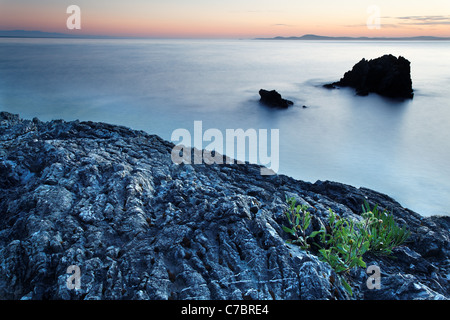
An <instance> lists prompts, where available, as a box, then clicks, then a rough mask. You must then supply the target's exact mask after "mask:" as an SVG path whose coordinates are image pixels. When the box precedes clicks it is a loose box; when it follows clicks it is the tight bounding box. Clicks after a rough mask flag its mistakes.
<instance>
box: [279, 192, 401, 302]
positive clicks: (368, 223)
mask: <svg viewBox="0 0 450 320" xmlns="http://www.w3.org/2000/svg"><path fill="white" fill-rule="evenodd" d="M286 201H287V203H288V206H289V207H288V210H287V211H286V212H285V214H286V217H287V220H288V222H289V227H286V226H284V225H283V226H282V228H283V230H284V231H285V232H287V233H289V234H291V236H292V237H293V238H294V239H293V240H290V241H289V242H290V243H294V244H298V245H300V247H301V248H302V249H304V250H308V249H310V244H309V243H310V242H311V240H309V239H313V238H317V241H316V242H314V245H315V246H317V247H318V252H319V253H320V255H319V259H320V260H321V261H324V262H327V263H328V264H329V265H330V266H331V267H332V268H333V270H334V271H335V272H336V274H337V275H338V276H339V278H340V280H341V283H342V285H343V287H344V288H345V289H346V290H347V292H348V293H349V294H350V295H352V289H351V286H350V285H349V284H348V282H347V281H346V279H345V277H344V275H345V274H346V273H348V272H349V271H350V270H351V269H352V268H355V267H363V268H366V263H365V262H364V260H363V255H364V254H365V253H367V252H369V251H370V252H373V253H374V254H380V255H391V254H392V250H393V249H394V248H395V247H398V246H400V245H401V244H403V243H404V242H405V241H406V240H407V238H408V237H409V235H410V232H409V230H407V229H406V226H404V227H402V228H400V227H398V226H397V224H396V223H395V221H394V218H393V216H392V215H391V214H390V213H389V212H388V211H386V210H384V211H380V210H378V205H376V206H375V207H374V208H373V209H371V208H370V206H369V204H368V203H367V202H365V203H364V205H363V212H362V214H361V216H362V218H363V220H362V221H358V222H356V221H354V220H352V219H346V218H341V217H339V216H338V215H337V214H336V213H334V212H333V210H331V209H329V215H328V225H327V226H326V227H325V226H324V225H322V227H321V228H320V230H317V231H313V232H311V233H310V234H307V232H306V231H307V229H308V227H309V226H310V223H311V213H310V212H309V211H308V209H309V208H308V206H305V205H303V206H301V205H296V200H295V198H286ZM308 240H309V241H308Z"/></svg>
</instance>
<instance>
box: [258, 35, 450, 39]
mask: <svg viewBox="0 0 450 320" xmlns="http://www.w3.org/2000/svg"><path fill="white" fill-rule="evenodd" d="M254 40H339V41H343V40H344V41H352V40H359V41H361V40H363V41H364V40H365V41H373V40H375V41H408V40H409V41H433V40H434V41H436V40H439V41H442V40H447V41H448V40H450V37H448V38H446V37H433V36H417V37H396V38H392V37H373V38H371V37H328V36H318V35H315V34H305V35H304V36H301V37H280V36H278V37H274V38H255V39H254Z"/></svg>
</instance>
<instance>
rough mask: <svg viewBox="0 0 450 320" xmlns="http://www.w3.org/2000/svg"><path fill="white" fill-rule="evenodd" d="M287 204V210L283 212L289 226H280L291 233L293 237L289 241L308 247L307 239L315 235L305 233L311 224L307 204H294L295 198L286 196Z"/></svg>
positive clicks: (304, 247) (303, 247)
mask: <svg viewBox="0 0 450 320" xmlns="http://www.w3.org/2000/svg"><path fill="white" fill-rule="evenodd" d="M286 202H287V203H288V205H289V209H288V211H286V212H285V214H286V217H287V219H288V222H289V226H290V227H286V226H284V225H283V226H282V228H283V230H284V231H286V232H287V233H289V234H291V235H292V236H293V237H294V238H295V239H294V240H291V241H289V242H290V243H294V244H298V245H300V247H301V248H302V249H305V250H306V249H309V244H308V242H307V240H308V239H309V238H312V237H314V236H315V234H314V233H313V234H310V235H306V230H307V229H308V227H309V225H310V224H311V214H310V212H309V211H308V206H305V205H303V206H301V205H297V206H296V200H295V198H288V197H286Z"/></svg>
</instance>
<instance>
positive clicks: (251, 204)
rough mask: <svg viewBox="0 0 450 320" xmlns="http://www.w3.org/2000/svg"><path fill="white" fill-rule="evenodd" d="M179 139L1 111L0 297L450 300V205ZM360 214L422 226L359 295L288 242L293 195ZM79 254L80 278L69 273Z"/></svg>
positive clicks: (355, 278)
mask: <svg viewBox="0 0 450 320" xmlns="http://www.w3.org/2000/svg"><path fill="white" fill-rule="evenodd" d="M173 146H174V145H173V144H172V143H170V142H167V141H164V140H162V139H160V138H159V137H157V136H155V135H150V134H147V133H145V132H142V131H134V130H130V129H128V128H125V127H120V126H113V125H108V124H104V123H94V122H79V121H73V122H64V121H51V122H41V121H39V120H38V119H33V121H31V120H22V119H20V118H19V116H17V115H12V114H9V113H0V173H1V174H0V262H1V263H0V299H80V300H81V299H116V300H117V299H152V300H156V299H165V300H167V299H179V300H187V299H189V300H190V299H193V300H197V299H211V300H221V299H226V300H240V299H285V300H287V299H446V298H450V285H449V276H448V275H449V274H450V259H449V257H450V255H449V249H450V247H449V225H450V221H449V218H448V217H445V218H444V217H430V218H424V217H422V216H420V215H418V214H416V213H414V212H411V211H410V210H407V209H405V208H403V207H402V206H401V205H400V204H399V203H397V202H396V201H395V200H393V199H392V198H390V197H388V196H386V195H383V194H380V193H377V192H375V191H372V190H369V189H364V188H360V189H357V188H354V187H351V186H348V185H344V184H340V183H336V182H329V181H325V182H320V181H319V182H316V183H314V184H311V183H307V182H303V181H298V180H294V179H292V178H289V177H287V176H283V175H274V176H261V175H260V169H261V167H260V166H257V165H250V164H245V165H244V164H241V165H239V164H227V165H217V164H214V165H207V164H199V165H184V164H182V165H176V164H174V163H173V162H172V160H171V151H172V148H173ZM286 196H289V197H295V198H296V199H297V201H298V203H301V204H305V205H308V206H310V207H311V208H312V209H311V210H312V213H313V216H314V219H313V220H314V222H313V223H312V225H313V224H316V223H317V224H318V223H319V221H323V222H326V221H327V217H328V209H330V208H331V209H332V210H334V211H335V212H336V213H337V214H339V215H340V216H341V217H346V218H351V219H359V218H360V217H359V213H360V212H361V204H362V203H363V201H364V200H365V199H368V200H369V202H370V204H371V205H373V204H375V203H378V204H379V205H380V207H382V208H387V209H389V210H391V212H393V214H394V217H395V219H396V220H397V221H398V223H401V224H404V223H406V224H407V225H408V227H409V228H410V229H411V232H412V236H411V242H409V243H407V246H405V247H401V248H398V249H396V251H395V252H394V258H396V259H390V258H385V257H377V256H373V257H372V256H368V258H365V261H366V263H367V265H368V266H369V265H372V264H374V265H377V266H379V267H380V269H381V276H382V278H381V289H379V290H377V289H375V290H370V289H368V288H367V286H366V281H367V279H368V274H367V273H366V270H365V269H362V268H359V269H355V270H353V271H352V272H351V273H350V275H349V276H350V279H349V281H350V283H351V285H352V287H353V296H349V295H348V294H347V293H346V291H345V290H344V288H343V287H342V285H341V284H340V283H339V281H336V280H335V279H336V274H335V273H334V271H333V270H332V269H331V267H330V266H329V265H328V264H327V263H324V262H321V261H319V259H318V257H317V256H315V255H314V254H313V253H311V252H306V251H303V250H301V249H300V248H299V247H298V246H293V245H287V244H286V240H287V239H288V235H287V234H286V233H285V232H284V231H283V230H282V228H281V225H283V224H286V223H287V221H286V217H285V215H284V212H285V210H286V209H287V205H286V202H285V197H286ZM70 266H78V267H79V271H80V275H81V278H80V283H79V284H80V288H79V289H72V288H71V287H70V286H68V285H67V281H68V280H69V279H71V278H70V277H71V276H72V274H71V273H70V274H69V273H68V268H69V267H70Z"/></svg>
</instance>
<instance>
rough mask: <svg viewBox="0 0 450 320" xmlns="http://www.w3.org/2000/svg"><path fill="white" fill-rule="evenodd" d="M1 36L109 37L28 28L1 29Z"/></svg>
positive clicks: (106, 37) (107, 37)
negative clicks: (28, 29) (30, 29)
mask: <svg viewBox="0 0 450 320" xmlns="http://www.w3.org/2000/svg"><path fill="white" fill-rule="evenodd" d="M0 38H88V39H89V38H94V39H99V38H101V39H109V38H114V37H109V36H90V35H82V34H69V33H57V32H43V31H27V30H0Z"/></svg>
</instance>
